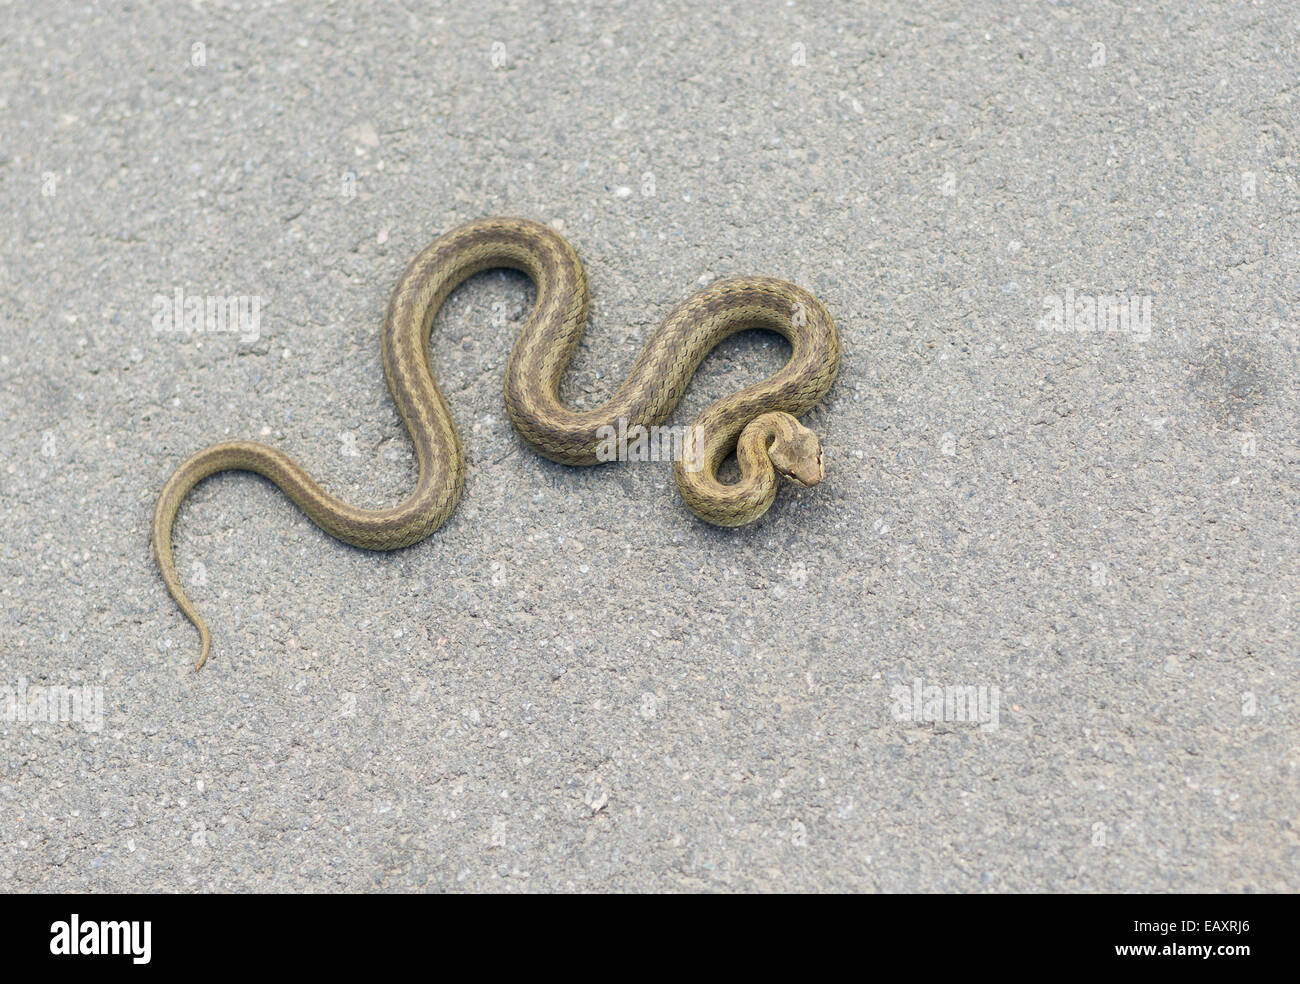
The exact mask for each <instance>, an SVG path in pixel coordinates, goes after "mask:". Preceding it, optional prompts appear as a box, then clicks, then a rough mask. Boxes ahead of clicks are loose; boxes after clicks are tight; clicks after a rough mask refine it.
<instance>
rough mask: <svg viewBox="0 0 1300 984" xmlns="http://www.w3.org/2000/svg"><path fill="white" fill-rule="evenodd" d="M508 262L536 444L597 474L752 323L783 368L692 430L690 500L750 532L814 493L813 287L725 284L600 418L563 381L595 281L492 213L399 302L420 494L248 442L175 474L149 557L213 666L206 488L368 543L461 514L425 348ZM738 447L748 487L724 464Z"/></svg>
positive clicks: (510, 378) (514, 374)
mask: <svg viewBox="0 0 1300 984" xmlns="http://www.w3.org/2000/svg"><path fill="white" fill-rule="evenodd" d="M499 267H506V268H513V269H516V270H520V271H522V272H523V273H524V274H526V275H527V276H528V277H529V278H530V279H531V280H532V281H533V283H534V285H535V287H536V301H535V303H534V305H533V309H532V312H531V313H530V315H529V318H528V321H527V323H526V325H525V327H524V329H523V331H522V332H521V333H520V335H519V337H518V339H517V340H516V342H515V345H514V348H513V350H512V351H511V354H510V360H509V363H508V365H507V368H506V380H505V402H506V408H507V410H508V412H509V414H510V419H511V421H512V422H513V424H514V426H515V429H516V430H517V431H518V432H519V435H520V436H521V437H522V438H523V439H524V441H526V442H527V443H528V444H529V445H530V446H531V447H532V448H533V449H534V450H535V451H537V452H538V453H539V454H542V455H544V456H545V457H547V458H550V459H552V460H554V461H559V462H563V463H565V464H569V465H592V464H596V463H597V461H598V460H601V458H600V455H599V453H598V452H599V443H600V434H601V433H608V431H603V432H602V428H607V427H617V426H618V425H619V423H620V421H622V422H624V424H625V426H626V427H627V428H628V430H631V429H632V428H633V427H635V426H636V425H640V426H643V427H647V428H649V427H651V426H654V425H657V424H660V423H661V422H662V421H664V420H665V419H666V418H667V417H668V415H669V414H670V413H671V412H672V410H673V408H674V407H676V406H677V403H678V401H680V400H681V398H682V394H683V393H684V392H685V390H686V386H687V383H688V382H689V381H690V379H691V377H692V376H693V375H694V373H695V370H696V368H697V367H698V366H699V364H700V362H701V361H702V360H703V359H704V357H705V356H706V355H707V354H708V353H709V351H710V350H712V349H713V348H714V346H716V345H717V344H718V343H719V342H721V341H722V340H723V339H725V338H727V337H729V336H731V335H733V334H735V333H736V332H739V331H743V330H745V329H749V328H762V329H767V330H770V331H775V332H779V333H780V334H781V335H784V336H785V338H786V339H788V340H789V342H790V346H791V350H792V351H791V354H790V358H789V360H788V361H787V362H786V364H785V365H784V366H783V367H782V368H781V369H780V370H779V371H778V372H777V373H776V374H775V375H772V376H770V377H769V378H767V379H765V380H763V381H762V382H759V383H756V384H754V385H752V386H748V387H746V388H745V389H743V390H741V391H740V392H738V393H735V394H733V395H731V396H729V397H727V398H725V399H722V400H719V401H718V402H716V403H714V404H713V405H712V406H710V407H708V408H707V409H706V410H705V411H704V412H703V414H702V415H701V416H700V417H699V418H698V419H697V420H696V422H695V424H694V426H692V427H691V428H688V429H687V437H686V439H685V440H684V441H683V446H682V453H681V454H680V456H679V457H678V459H677V461H676V462H675V463H674V476H675V478H676V482H677V488H678V491H679V492H680V494H681V497H682V500H683V501H684V502H685V503H686V505H687V506H688V507H689V508H690V509H691V510H692V511H693V512H694V513H695V514H696V515H698V516H699V517H700V518H701V519H704V520H706V521H707V522H710V523H713V524H715V525H718V526H741V525H744V524H745V523H749V522H751V521H753V520H755V519H757V518H758V517H759V516H761V515H762V514H763V513H764V512H765V511H766V510H767V508H768V506H770V505H771V503H772V499H773V497H774V496H775V495H776V487H777V483H778V479H777V475H778V474H780V475H784V476H786V477H788V478H791V479H793V480H795V481H796V482H799V483H800V484H803V485H815V484H817V482H819V481H820V480H821V478H822V475H823V471H822V457H821V444H820V442H819V441H818V439H817V437H816V435H814V434H813V432H812V431H810V430H808V429H807V428H806V427H804V426H803V425H802V424H800V423H799V422H798V421H797V420H796V419H795V417H794V415H797V414H802V413H804V412H806V411H807V410H809V409H811V408H812V407H813V406H814V405H815V404H816V403H817V402H818V401H819V400H820V399H821V398H822V397H823V396H824V395H825V394H826V391H827V390H828V389H830V386H831V383H832V382H833V381H834V379H835V374H836V372H837V370H838V368H839V360H840V346H839V339H838V336H837V335H836V332H835V326H834V323H833V322H832V321H831V317H830V315H829V314H828V313H827V311H826V309H825V307H823V306H822V304H821V302H820V301H818V300H817V298H815V297H814V296H813V295H812V294H810V293H808V292H807V291H806V290H804V289H803V288H801V287H797V286H795V285H794V284H791V283H787V282H785V281H783V280H774V279H770V278H766V277H742V278H732V279H727V280H720V281H717V282H716V283H713V284H711V285H710V286H708V287H705V288H703V289H702V290H699V291H697V292H696V293H694V294H692V295H691V296H690V297H688V298H686V300H684V301H682V302H681V303H680V304H679V305H678V306H677V307H676V308H674V309H673V310H672V312H671V313H669V315H668V316H667V317H666V318H665V319H664V320H663V322H662V323H661V324H660V325H659V327H658V329H656V331H655V333H654V335H653V336H652V337H651V338H650V340H649V341H647V342H646V344H645V347H644V348H643V349H642V350H641V353H640V355H639V356H638V358H637V360H636V363H635V364H634V365H633V367H632V369H631V371H630V372H629V373H628V375H627V378H626V379H625V380H624V381H623V383H622V385H621V386H619V388H618V390H617V392H615V394H614V395H613V396H612V397H611V398H610V399H609V400H608V401H607V402H605V403H604V404H602V405H601V406H599V407H596V408H594V409H591V410H572V409H570V408H568V407H566V406H565V405H564V404H562V403H561V402H560V397H559V387H560V379H561V377H562V376H563V375H564V371H565V369H566V368H567V366H568V364H569V360H570V358H571V357H572V355H573V352H574V349H575V348H576V346H577V344H578V340H579V339H580V338H581V337H582V333H583V330H584V329H585V327H586V324H587V300H588V294H587V276H586V273H585V271H584V270H583V267H582V262H581V260H579V259H578V255H577V253H576V252H574V250H573V247H572V246H570V245H569V243H568V242H567V241H566V240H565V239H564V237H562V236H561V235H560V234H559V233H558V232H556V231H555V230H554V229H552V228H550V227H549V226H545V225H541V224H539V223H536V222H531V221H528V220H525V219H515V218H494V219H483V220H480V221H476V222H470V223H468V224H466V225H462V226H460V227H458V228H456V229H453V230H451V231H450V232H447V233H445V234H444V235H442V236H440V237H438V238H437V239H436V240H434V241H433V242H432V243H431V244H430V245H429V246H427V247H425V249H424V250H422V251H421V252H420V253H419V254H418V255H417V256H416V257H415V258H414V259H413V260H412V261H411V262H410V264H409V265H408V266H407V267H406V270H405V272H403V274H402V276H401V278H400V279H399V280H398V282H397V286H396V287H395V288H394V289H393V292H392V295H391V297H390V298H389V302H388V310H387V313H386V314H385V317H384V325H383V333H382V334H383V337H382V349H383V362H384V376H385V379H386V380H387V382H388V390H389V392H390V393H391V394H392V397H393V402H394V403H395V404H396V405H397V411H398V413H399V414H400V415H401V418H402V422H403V424H404V425H405V427H406V431H407V433H408V434H409V435H410V438H411V443H412V444H413V445H414V447H415V457H416V461H417V462H418V465H419V480H418V481H417V482H416V486H415V491H413V492H412V493H411V495H410V496H409V497H408V498H407V499H406V500H405V501H404V502H402V503H400V504H399V505H396V506H393V507H392V508H389V509H359V508H357V507H356V506H352V505H349V504H348V503H346V502H343V501H341V500H339V499H337V498H335V497H334V496H332V495H330V494H329V493H327V492H325V491H324V490H323V489H321V487H320V486H319V485H317V484H316V482H314V481H313V480H312V479H311V477H310V476H309V475H308V474H307V472H306V471H304V470H303V468H302V467H301V466H300V465H298V463H297V462H295V461H294V460H293V459H292V458H291V457H289V456H288V455H287V454H285V453H284V452H283V451H280V450H278V449H277V448H272V447H267V446H266V445H263V444H257V443H254V442H252V441H226V442H223V443H221V444H214V445H212V446H211V447H207V448H204V449H203V450H201V451H198V452H196V453H195V454H193V455H192V456H190V457H189V458H188V459H187V460H186V461H185V462H184V463H182V464H181V465H180V467H178V468H177V469H176V471H175V472H174V473H173V474H172V476H171V478H170V479H168V481H167V483H166V485H164V486H163V490H162V492H161V494H160V495H159V497H158V502H157V505H156V506H155V508H154V515H153V549H154V556H155V559H156V560H157V563H158V567H159V569H160V570H161V572H162V577H163V581H164V582H165V583H166V585H167V590H168V591H169V592H170V593H171V596H172V597H173V598H174V599H175V600H176V604H177V605H178V606H179V607H180V609H181V611H182V612H183V613H184V614H185V616H186V618H188V619H189V620H190V621H191V622H192V623H194V626H195V627H196V628H197V629H198V631H199V637H200V642H201V646H202V653H201V656H200V659H199V662H198V666H197V667H196V669H198V668H201V667H202V666H203V664H204V663H205V662H206V661H207V658H208V651H209V648H210V634H209V632H208V627H207V625H206V623H205V622H204V621H203V619H202V618H201V617H200V616H199V614H198V612H197V611H196V609H195V608H194V605H193V604H192V603H191V602H190V599H189V597H188V596H187V595H186V593H185V591H184V589H183V588H182V587H181V584H180V579H179V578H178V577H177V574H176V566H175V562H174V560H173V558H172V524H173V523H174V521H175V519H176V514H177V511H178V510H179V509H180V506H181V503H182V501H183V500H184V499H185V496H186V495H187V494H188V493H189V491H190V489H192V488H193V487H194V486H195V485H196V484H197V483H198V482H200V481H202V480H203V479H204V478H206V477H208V476H209V475H212V474H215V473H217V472H222V471H251V472H257V473H258V474H261V475H263V476H265V477H266V478H268V479H270V480H271V481H272V482H274V483H275V484H276V485H277V486H279V488H280V489H282V490H283V491H284V492H285V493H286V494H287V495H288V496H289V498H290V499H292V500H293V501H294V502H295V503H297V504H298V506H299V507H300V508H301V509H302V510H303V512H305V513H306V514H307V516H308V517H309V518H310V519H311V521H312V522H314V523H315V524H316V525H318V526H319V527H321V529H323V530H325V532H327V533H329V534H330V535H331V536H334V537H336V538H337V539H339V540H342V541H343V542H344V543H350V544H352V545H354V546H357V547H365V548H366V549H370V550H393V549H396V548H398V547H404V546H407V545H409V544H412V543H415V542H417V541H419V540H422V539H424V538H425V537H426V536H428V535H429V534H430V533H432V532H433V531H434V530H436V529H437V528H438V527H439V526H440V525H441V524H442V523H443V521H444V520H446V518H447V517H448V516H449V515H450V514H451V513H452V511H453V510H454V509H455V508H456V503H457V501H458V499H459V498H460V494H461V489H462V487H463V485H464V478H465V455H464V452H463V451H462V450H461V444H460V437H459V436H458V435H457V433H456V427H455V424H454V423H453V422H452V416H451V412H450V411H449V410H448V407H447V402H446V400H445V399H444V398H443V396H442V393H441V392H440V391H439V389H438V384H437V383H436V382H435V381H434V378H433V372H432V369H431V368H430V364H429V355H428V344H429V333H430V331H431V328H432V324H433V318H434V315H435V314H436V313H437V311H438V309H439V308H440V307H441V306H442V303H443V301H445V300H446V298H447V296H448V295H449V294H450V293H451V292H452V291H453V290H454V289H455V288H456V287H457V286H458V285H460V284H461V283H463V282H464V281H465V280H466V279H467V278H469V277H471V276H473V275H474V274H476V273H480V272H482V271H484V270H489V269H494V268H499ZM732 451H735V453H736V458H737V461H738V463H739V465H740V473H741V477H740V480H739V481H738V482H734V483H724V482H722V481H720V480H719V478H718V467H719V465H720V464H721V463H722V462H723V461H724V460H725V458H726V457H727V456H728V455H729V454H730V453H731V452H732Z"/></svg>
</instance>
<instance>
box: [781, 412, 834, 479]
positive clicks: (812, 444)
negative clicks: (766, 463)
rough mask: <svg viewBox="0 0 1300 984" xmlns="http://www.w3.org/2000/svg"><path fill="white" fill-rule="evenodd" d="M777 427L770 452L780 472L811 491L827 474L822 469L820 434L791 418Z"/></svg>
mask: <svg viewBox="0 0 1300 984" xmlns="http://www.w3.org/2000/svg"><path fill="white" fill-rule="evenodd" d="M784 423H785V426H783V427H778V428H777V430H776V435H775V437H774V438H773V439H772V444H771V446H770V447H769V448H768V449H767V453H768V457H770V458H771V459H772V464H773V466H774V467H775V468H776V470H777V471H778V472H780V473H781V474H782V475H784V476H785V477H786V478H788V479H790V480H791V481H795V482H798V483H799V484H800V485H803V486H805V487H806V488H812V487H813V486H814V485H816V484H817V483H818V482H820V481H821V480H822V479H823V478H824V477H825V475H826V471H825V469H824V468H823V467H822V442H821V441H819V440H818V439H817V435H816V434H814V433H813V432H812V431H810V430H809V429H808V428H807V427H805V426H804V425H803V424H801V423H799V421H797V420H795V419H794V418H793V417H790V418H789V419H788V420H787V421H785V422H784Z"/></svg>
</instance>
